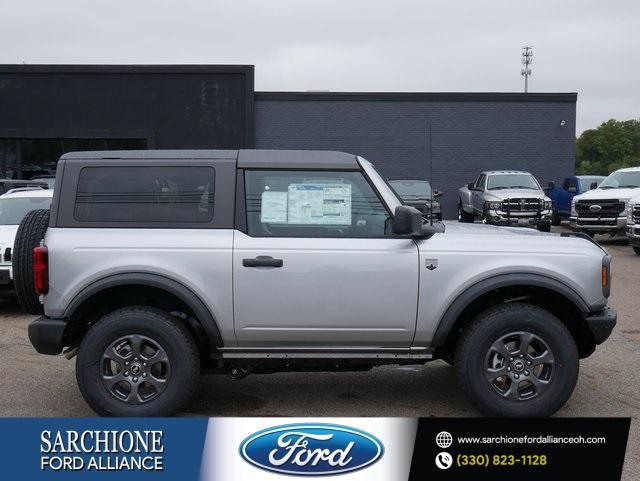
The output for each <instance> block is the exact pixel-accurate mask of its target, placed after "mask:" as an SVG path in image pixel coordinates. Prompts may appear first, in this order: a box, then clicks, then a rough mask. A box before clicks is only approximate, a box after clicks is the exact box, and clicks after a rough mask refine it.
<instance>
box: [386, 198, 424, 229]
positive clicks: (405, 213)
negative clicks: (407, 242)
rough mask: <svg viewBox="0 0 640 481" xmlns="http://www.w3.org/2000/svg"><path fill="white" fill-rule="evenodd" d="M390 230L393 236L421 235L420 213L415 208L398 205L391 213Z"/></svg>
mask: <svg viewBox="0 0 640 481" xmlns="http://www.w3.org/2000/svg"><path fill="white" fill-rule="evenodd" d="M391 228H392V230H393V233H394V234H399V235H421V231H422V213H421V212H420V211H419V210H418V209H416V208H415V207H409V206H408V205H399V206H398V207H396V211H395V212H394V213H393V219H392V221H391Z"/></svg>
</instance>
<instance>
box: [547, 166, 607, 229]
mask: <svg viewBox="0 0 640 481" xmlns="http://www.w3.org/2000/svg"><path fill="white" fill-rule="evenodd" d="M604 179H605V176H604V175H572V176H571V177H565V179H564V180H563V181H562V184H561V185H560V187H556V184H555V182H549V186H548V187H547V188H546V189H545V193H546V194H547V197H549V198H550V199H551V201H552V202H553V211H552V214H551V223H552V224H553V225H560V223H561V222H562V219H567V220H568V219H569V217H570V216H571V201H573V198H574V197H575V196H576V195H580V194H584V193H585V192H587V191H589V190H593V189H595V188H597V187H598V185H600V182H602V181H603V180H604Z"/></svg>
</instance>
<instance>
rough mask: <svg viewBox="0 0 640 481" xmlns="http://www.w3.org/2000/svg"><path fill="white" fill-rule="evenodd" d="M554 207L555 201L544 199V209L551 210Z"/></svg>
mask: <svg viewBox="0 0 640 481" xmlns="http://www.w3.org/2000/svg"><path fill="white" fill-rule="evenodd" d="M552 207H553V201H551V200H545V201H544V210H549V209H551V208H552Z"/></svg>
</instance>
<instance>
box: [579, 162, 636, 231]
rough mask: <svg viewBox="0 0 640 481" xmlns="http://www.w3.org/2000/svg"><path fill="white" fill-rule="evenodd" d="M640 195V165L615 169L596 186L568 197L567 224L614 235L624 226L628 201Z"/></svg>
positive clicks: (623, 229) (624, 228)
mask: <svg viewBox="0 0 640 481" xmlns="http://www.w3.org/2000/svg"><path fill="white" fill-rule="evenodd" d="M638 195H640V167H628V168H626V169H620V170H616V171H615V172H613V173H611V175H609V176H608V177H607V178H606V179H604V180H603V181H602V182H601V183H600V185H598V188H597V189H594V190H590V191H588V192H585V193H584V194H580V195H576V196H575V197H574V198H573V200H572V201H571V216H570V217H569V222H570V225H571V228H572V229H573V230H575V231H578V232H584V233H586V234H588V235H590V236H593V235H594V234H609V235H610V236H611V237H615V236H616V235H617V234H618V233H624V231H625V230H626V227H627V207H628V204H629V201H630V200H631V199H632V198H634V197H637V196H638Z"/></svg>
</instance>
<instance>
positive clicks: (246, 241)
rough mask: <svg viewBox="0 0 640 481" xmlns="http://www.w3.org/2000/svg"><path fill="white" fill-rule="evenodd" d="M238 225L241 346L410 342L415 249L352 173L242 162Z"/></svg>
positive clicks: (236, 266) (237, 328)
mask: <svg viewBox="0 0 640 481" xmlns="http://www.w3.org/2000/svg"><path fill="white" fill-rule="evenodd" d="M245 192H246V194H245V197H246V211H247V226H246V233H245V232H240V231H235V234H234V249H233V251H234V253H233V291H234V319H235V331H236V337H237V341H238V344H239V345H240V346H269V347H275V346H283V347H284V346H289V347H292V346H316V347H323V346H327V347H328V346H331V347H350V346H353V347H365V346H371V347H408V346H410V344H411V341H412V339H413V335H414V332H415V326H416V306H417V299H418V250H417V247H416V244H415V243H414V242H413V240H411V239H407V238H398V237H394V236H393V234H391V232H390V228H391V226H390V223H391V222H390V215H389V213H388V212H387V210H386V208H385V207H384V205H383V203H382V201H381V200H380V199H379V198H378V196H377V195H376V193H375V192H374V191H373V189H372V188H371V186H370V185H369V183H368V182H367V180H366V179H365V178H364V176H363V174H362V173H361V172H358V171H285V170H277V171H276V170H254V171H251V170H248V171H246V172H245Z"/></svg>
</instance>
